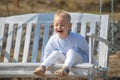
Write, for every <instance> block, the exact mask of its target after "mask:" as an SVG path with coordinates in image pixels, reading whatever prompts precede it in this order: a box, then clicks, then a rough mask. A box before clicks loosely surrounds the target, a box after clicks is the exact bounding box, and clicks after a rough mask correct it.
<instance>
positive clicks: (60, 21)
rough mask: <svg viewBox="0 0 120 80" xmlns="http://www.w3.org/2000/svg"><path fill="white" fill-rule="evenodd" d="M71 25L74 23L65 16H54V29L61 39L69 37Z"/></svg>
mask: <svg viewBox="0 0 120 80" xmlns="http://www.w3.org/2000/svg"><path fill="white" fill-rule="evenodd" d="M71 26H72V24H71V23H70V21H69V20H68V19H66V18H65V17H60V16H56V17H54V30H55V31H56V33H57V34H58V36H59V37H60V38H61V39H65V38H67V37H68V35H69V30H70V29H71Z"/></svg>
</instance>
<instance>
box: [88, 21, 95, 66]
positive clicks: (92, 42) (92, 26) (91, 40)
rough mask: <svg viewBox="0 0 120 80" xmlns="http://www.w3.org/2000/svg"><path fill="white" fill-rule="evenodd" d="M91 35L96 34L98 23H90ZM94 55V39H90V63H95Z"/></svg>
mask: <svg viewBox="0 0 120 80" xmlns="http://www.w3.org/2000/svg"><path fill="white" fill-rule="evenodd" d="M90 24H91V25H90V33H91V34H95V32H96V22H91V23H90ZM93 53H94V39H92V38H89V63H91V64H92V63H93V61H94V59H93Z"/></svg>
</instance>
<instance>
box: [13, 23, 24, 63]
mask: <svg viewBox="0 0 120 80" xmlns="http://www.w3.org/2000/svg"><path fill="white" fill-rule="evenodd" d="M22 30H23V26H22V24H18V26H17V35H16V42H15V50H14V56H13V62H18V59H19V53H20V43H21V36H22Z"/></svg>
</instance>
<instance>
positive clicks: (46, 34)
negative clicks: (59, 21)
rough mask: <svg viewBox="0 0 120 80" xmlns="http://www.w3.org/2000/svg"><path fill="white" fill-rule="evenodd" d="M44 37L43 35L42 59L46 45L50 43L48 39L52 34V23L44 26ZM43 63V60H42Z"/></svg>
mask: <svg viewBox="0 0 120 80" xmlns="http://www.w3.org/2000/svg"><path fill="white" fill-rule="evenodd" d="M44 28H45V29H44V35H43V42H42V52H41V59H42V57H43V55H44V48H45V45H46V43H47V41H48V38H49V32H50V23H46V24H44ZM41 61H42V60H41Z"/></svg>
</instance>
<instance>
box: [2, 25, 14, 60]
mask: <svg viewBox="0 0 120 80" xmlns="http://www.w3.org/2000/svg"><path fill="white" fill-rule="evenodd" d="M12 35H13V24H9V30H8V37H7V44H6V49H5V56H4V62H9V58H10V49H11V43H12Z"/></svg>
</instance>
